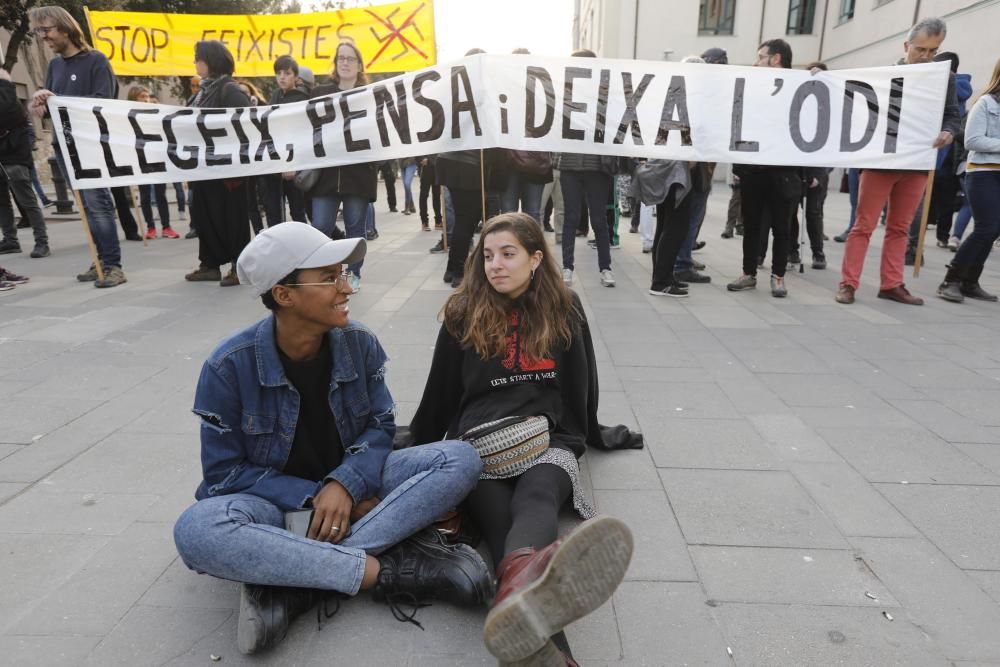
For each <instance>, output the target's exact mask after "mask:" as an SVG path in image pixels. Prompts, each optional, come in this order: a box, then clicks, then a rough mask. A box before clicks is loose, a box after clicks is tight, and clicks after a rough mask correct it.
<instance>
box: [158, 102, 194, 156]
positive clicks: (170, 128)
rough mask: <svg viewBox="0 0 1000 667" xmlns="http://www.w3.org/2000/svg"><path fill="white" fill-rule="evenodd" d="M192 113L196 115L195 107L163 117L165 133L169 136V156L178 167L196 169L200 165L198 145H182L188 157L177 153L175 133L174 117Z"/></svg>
mask: <svg viewBox="0 0 1000 667" xmlns="http://www.w3.org/2000/svg"><path fill="white" fill-rule="evenodd" d="M192 115H194V109H179V110H177V111H175V112H173V113H169V114H167V115H166V116H164V117H163V134H164V136H166V138H167V158H168V159H169V160H170V162H172V163H173V165H174V166H175V167H177V168H178V169H196V168H197V167H198V147H197V146H190V145H189V146H180V148H182V149H184V150H185V151H187V154H188V157H186V158H182V157H181V156H180V155H178V154H177V149H178V146H177V135H175V134H174V119H175V118H179V117H181V116H192Z"/></svg>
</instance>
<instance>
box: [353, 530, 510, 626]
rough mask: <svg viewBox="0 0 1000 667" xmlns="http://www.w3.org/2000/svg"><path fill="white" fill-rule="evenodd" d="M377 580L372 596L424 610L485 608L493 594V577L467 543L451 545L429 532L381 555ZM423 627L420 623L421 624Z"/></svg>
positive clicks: (418, 535)
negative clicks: (432, 606) (441, 605)
mask: <svg viewBox="0 0 1000 667" xmlns="http://www.w3.org/2000/svg"><path fill="white" fill-rule="evenodd" d="M378 562H379V566H380V569H379V573H378V581H377V582H376V584H375V588H374V589H373V591H372V593H373V595H374V598H375V599H376V600H377V601H379V602H388V603H389V604H390V605H393V606H394V607H393V615H395V616H396V618H397V619H400V620H411V621H412V617H411V618H400V616H399V615H397V614H396V611H397V610H396V608H395V605H396V604H403V605H406V606H421V605H424V604H426V603H429V602H431V601H433V600H439V601H442V602H451V603H452V604H456V605H459V606H463V607H482V606H485V605H486V604H487V603H488V602H489V600H490V598H491V597H492V596H493V578H492V576H490V570H489V568H488V567H487V566H486V562H485V561H484V560H483V558H482V556H480V555H479V553H478V552H477V551H476V550H475V549H473V548H472V547H470V546H469V545H467V544H454V545H453V544H447V543H446V542H445V541H444V538H442V537H441V534H440V533H439V532H438V531H437V530H435V529H433V528H429V529H426V530H424V531H421V532H419V533H417V534H416V535H414V536H413V537H411V538H409V539H406V540H404V541H402V542H400V543H399V544H397V545H396V546H394V547H392V548H391V549H389V550H388V551H386V552H385V553H383V554H382V555H380V556H379V557H378ZM418 625H419V624H418Z"/></svg>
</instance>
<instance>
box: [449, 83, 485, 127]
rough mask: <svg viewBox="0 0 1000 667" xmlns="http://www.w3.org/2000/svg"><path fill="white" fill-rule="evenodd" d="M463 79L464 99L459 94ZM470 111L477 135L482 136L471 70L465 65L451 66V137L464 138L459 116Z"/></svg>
mask: <svg viewBox="0 0 1000 667" xmlns="http://www.w3.org/2000/svg"><path fill="white" fill-rule="evenodd" d="M460 81H461V83H462V89H463V91H464V92H465V99H464V100H463V99H462V98H461V97H460V95H459V90H458V84H459V82H460ZM462 113H468V114H469V116H470V117H471V118H472V127H473V131H474V133H475V135H476V136H477V137H481V136H482V135H483V130H482V128H481V127H479V115H478V114H477V113H476V100H475V99H474V98H473V96H472V83H471V82H470V81H469V71H468V70H467V69H466V68H465V65H456V66H455V67H452V68H451V138H452V139H461V138H462V127H461V121H460V118H459V116H461V114H462Z"/></svg>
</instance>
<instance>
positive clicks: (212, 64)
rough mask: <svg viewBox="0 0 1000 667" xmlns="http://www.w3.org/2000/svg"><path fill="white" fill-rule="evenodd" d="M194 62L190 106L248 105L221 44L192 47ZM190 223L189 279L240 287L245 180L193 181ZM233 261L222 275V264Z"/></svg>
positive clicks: (246, 218) (246, 216)
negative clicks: (194, 244) (194, 255)
mask: <svg viewBox="0 0 1000 667" xmlns="http://www.w3.org/2000/svg"><path fill="white" fill-rule="evenodd" d="M194 64H195V68H196V69H197V71H198V76H200V77H201V85H200V87H199V89H198V94H197V95H195V96H194V99H192V100H191V106H193V107H202V108H218V107H246V106H250V98H249V97H247V96H246V95H245V94H244V93H243V91H242V90H240V87H239V84H237V83H236V82H235V81H234V80H233V71H234V70H235V69H236V63H235V62H234V61H233V55H232V54H231V53H229V50H228V49H226V47H225V45H223V44H222V42H219V41H216V40H204V41H201V42H198V43H197V44H195V46H194ZM191 225H192V226H193V227H196V228H197V229H198V260H199V263H200V265H199V266H198V268H197V269H195V270H194V271H192V272H191V273H189V274H187V275H186V276H184V278H185V279H187V280H190V281H196V282H197V281H209V280H211V281H215V280H218V281H219V284H220V285H222V286H223V287H230V286H232V285H239V284H240V281H239V278H237V277H236V260H237V259H238V258H239V256H240V253H241V252H243V248H244V247H245V246H246V244H247V243H249V242H250V213H249V202H248V198H247V185H246V179H243V178H220V179H214V180H210V181H192V182H191ZM223 264H232V267H231V268H230V269H229V273H227V274H226V276H225V277H222V275H221V273H222V272H221V270H220V269H219V267H220V266H222V265H223Z"/></svg>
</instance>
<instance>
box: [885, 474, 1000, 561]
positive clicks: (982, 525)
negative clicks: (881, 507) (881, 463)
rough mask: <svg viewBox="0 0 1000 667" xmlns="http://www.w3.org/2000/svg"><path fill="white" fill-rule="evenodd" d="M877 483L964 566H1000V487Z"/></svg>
mask: <svg viewBox="0 0 1000 667" xmlns="http://www.w3.org/2000/svg"><path fill="white" fill-rule="evenodd" d="M876 488H877V489H878V490H879V492H881V493H882V494H883V495H884V496H885V497H886V498H888V499H889V502H891V503H892V504H893V505H895V506H896V508H897V509H898V510H899V511H900V512H901V513H902V514H903V515H904V516H905V517H906V518H907V519H909V520H910V521H912V522H913V525H915V526H916V527H917V528H919V529H920V532H922V533H923V534H924V535H925V536H926V537H927V538H928V539H930V540H931V541H932V542H934V544H935V545H936V546H937V547H938V548H939V549H940V550H941V551H943V552H944V553H946V554H948V557H949V558H951V559H952V560H953V561H954V562H955V563H956V564H957V565H958V566H959V567H961V568H963V569H972V570H1000V548H998V547H1000V533H998V532H997V526H1000V487H997V486H946V485H942V484H937V485H931V484H878V485H876Z"/></svg>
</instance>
